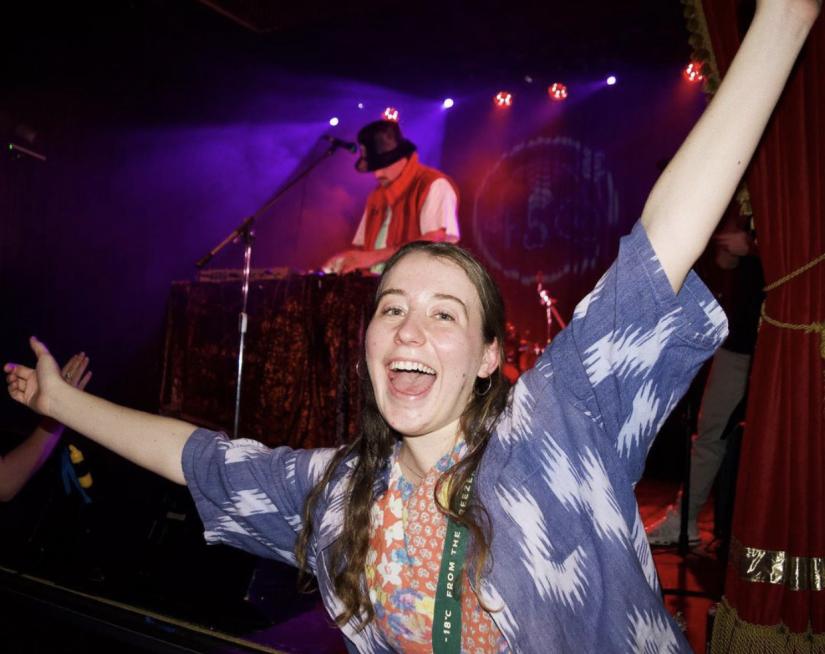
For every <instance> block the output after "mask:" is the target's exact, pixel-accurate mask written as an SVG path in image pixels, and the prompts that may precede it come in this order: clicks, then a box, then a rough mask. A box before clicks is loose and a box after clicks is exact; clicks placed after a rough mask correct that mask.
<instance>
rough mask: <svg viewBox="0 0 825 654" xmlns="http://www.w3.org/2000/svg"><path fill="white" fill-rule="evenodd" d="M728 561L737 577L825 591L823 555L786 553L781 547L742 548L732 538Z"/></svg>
mask: <svg viewBox="0 0 825 654" xmlns="http://www.w3.org/2000/svg"><path fill="white" fill-rule="evenodd" d="M730 564H731V566H732V567H733V569H734V570H735V571H736V572H737V573H738V574H739V576H740V577H742V578H743V579H745V580H746V581H750V582H753V583H766V584H774V585H778V586H785V587H786V588H788V589H790V590H825V557H821V556H789V555H788V553H787V552H783V551H781V550H761V549H758V548H756V547H745V546H744V545H742V543H740V542H739V541H738V540H736V539H735V538H734V539H733V540H732V541H731V544H730Z"/></svg>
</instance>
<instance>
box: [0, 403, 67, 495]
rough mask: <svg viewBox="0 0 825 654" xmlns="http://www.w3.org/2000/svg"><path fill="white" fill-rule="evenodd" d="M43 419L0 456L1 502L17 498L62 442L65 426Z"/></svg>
mask: <svg viewBox="0 0 825 654" xmlns="http://www.w3.org/2000/svg"><path fill="white" fill-rule="evenodd" d="M47 420H48V419H47V418H44V419H43V422H41V424H40V425H38V426H37V427H36V428H35V430H34V431H33V432H32V433H31V434H30V435H29V437H28V438H26V440H25V441H23V442H22V443H20V445H18V446H17V447H15V448H14V449H13V450H12V451H11V452H9V453H8V454H7V455H6V456H4V457H0V502H9V501H11V500H13V499H14V497H15V496H16V495H17V493H19V492H20V489H21V488H23V486H24V485H25V484H26V482H27V481H28V480H29V479H30V478H31V476H32V475H33V474H34V473H35V472H37V471H38V470H39V469H40V466H42V465H43V462H44V461H45V460H46V459H48V458H49V456H50V455H51V453H52V451H53V450H54V448H55V446H56V445H57V444H58V443H59V442H60V436H61V434H62V433H63V425H61V424H58V423H54V422H51V425H50V424H49V422H46V421H47Z"/></svg>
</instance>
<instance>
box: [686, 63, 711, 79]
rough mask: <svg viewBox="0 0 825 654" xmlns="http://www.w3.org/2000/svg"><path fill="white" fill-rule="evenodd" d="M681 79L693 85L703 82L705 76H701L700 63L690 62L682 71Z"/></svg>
mask: <svg viewBox="0 0 825 654" xmlns="http://www.w3.org/2000/svg"><path fill="white" fill-rule="evenodd" d="M682 77H684V78H685V79H686V80H687V81H688V82H693V83H698V82H702V81H704V79H705V76H704V75H703V74H702V62H701V61H691V62H690V63H689V64H688V65H687V67H686V68H685V69H684V70H683V71H682Z"/></svg>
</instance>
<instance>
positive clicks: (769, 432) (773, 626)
mask: <svg viewBox="0 0 825 654" xmlns="http://www.w3.org/2000/svg"><path fill="white" fill-rule="evenodd" d="M685 4H686V5H687V11H688V13H689V15H690V20H689V27H690V28H691V31H692V32H693V35H692V43H693V45H694V47H695V48H696V49H697V51H699V52H700V53H701V54H702V55H703V56H704V58H705V60H706V61H709V60H712V59H713V56H714V55H715V60H716V63H718V67H719V69H720V70H719V72H720V73H721V74H722V75H724V72H725V70H726V69H727V68H728V66H729V65H730V62H731V60H732V58H733V55H734V53H735V51H736V49H737V47H738V45H739V43H740V41H741V37H742V33H743V31H744V27H745V24H746V22H747V19H748V15H747V13H746V11H745V10H744V9H743V5H742V3H738V2H736V0H704V1H702V0H690V1H688V2H686V3H685ZM745 4H747V3H745ZM751 9H752V7H751ZM702 50H704V52H702ZM823 80H825V20H823V19H822V18H820V20H819V21H818V22H817V24H816V25H815V26H814V28H813V32H812V34H811V36H810V38H809V41H808V43H807V44H806V46H805V49H804V50H803V52H802V54H801V56H800V59H799V61H798V62H797V66H796V68H795V70H794V73H793V75H792V77H791V79H790V81H789V82H788V85H787V88H786V89H785V93H784V95H783V97H782V100H781V101H780V104H779V107H778V108H777V110H776V113H775V114H774V116H773V118H772V120H771V122H770V124H769V126H768V129H767V132H766V134H765V137H764V138H763V141H762V143H761V145H760V148H759V150H758V152H757V155H756V157H755V160H754V162H753V165H752V166H751V169H750V171H749V173H748V176H747V184H748V189H749V191H750V197H751V202H752V206H753V214H754V219H755V223H756V228H757V235H758V239H759V247H760V252H761V255H762V260H763V265H764V269H765V278H766V280H767V282H768V285H769V286H770V284H771V282H774V281H776V280H780V279H782V278H783V277H785V276H786V275H788V274H789V273H791V272H793V271H795V270H797V269H799V268H801V267H803V266H804V265H805V264H807V263H809V262H813V261H816V260H817V258H818V257H819V255H821V254H823V253H825V193H824V192H823V183H825V83H823ZM823 288H825V262H822V263H818V264H816V265H814V266H812V267H811V268H809V269H808V270H806V271H805V272H803V273H802V274H800V275H798V276H797V277H795V278H793V279H791V280H790V281H788V282H787V283H784V284H782V285H780V286H779V287H777V288H776V289H774V290H771V291H769V292H768V295H767V300H766V303H765V305H764V311H765V314H766V315H767V316H768V317H769V318H770V319H771V321H770V322H767V321H766V322H763V324H762V327H761V329H760V332H759V340H758V342H757V348H756V354H755V357H754V366H753V371H752V376H751V386H750V397H749V402H748V410H747V430H746V433H745V439H744V442H743V446H742V455H741V463H740V471H739V479H738V483H737V494H736V508H735V514H734V523H733V544H732V547H731V552H730V563H729V566H728V570H727V577H726V587H725V595H726V601H725V602H724V603H723V604H722V605H721V607H720V612H719V615H718V617H717V625H716V629H715V631H714V644H713V651H714V652H728V651H765V652H767V651H800V652H801V651H805V652H813V651H816V652H819V651H825V633H823V632H825V567H823V562H825V474H823V469H825V378H824V377H823V374H824V373H825V350H823V349H822V348H825V343H823V341H825V334H820V333H818V332H817V327H816V326H817V324H820V325H822V324H825V291H823ZM777 323H782V325H783V326H777ZM791 325H794V326H797V328H795V329H791V328H790V326H791ZM805 326H807V327H808V328H809V329H807V330H806V329H805V328H804V327H805ZM800 327H801V328H800Z"/></svg>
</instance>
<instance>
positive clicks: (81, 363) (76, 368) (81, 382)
mask: <svg viewBox="0 0 825 654" xmlns="http://www.w3.org/2000/svg"><path fill="white" fill-rule="evenodd" d="M88 366H89V357H87V356H86V353H85V352H78V353H77V354H75V355H74V356H73V357H72V358H71V359H69V360H68V361H67V362H66V365H65V366H63V370H61V371H60V375H61V377H63V379H65V380H66V381H67V382H68V383H69V384H71V385H72V386H74V387H75V388H79V389H80V390H81V391H82V390H83V389H84V388H86V384H88V383H89V380H90V379H91V378H92V371H91V370H90V371H89V372H86V368H88ZM84 373H85V374H84Z"/></svg>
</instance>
